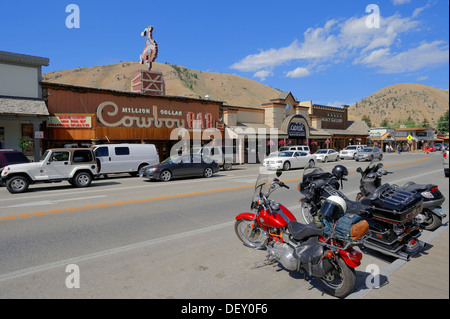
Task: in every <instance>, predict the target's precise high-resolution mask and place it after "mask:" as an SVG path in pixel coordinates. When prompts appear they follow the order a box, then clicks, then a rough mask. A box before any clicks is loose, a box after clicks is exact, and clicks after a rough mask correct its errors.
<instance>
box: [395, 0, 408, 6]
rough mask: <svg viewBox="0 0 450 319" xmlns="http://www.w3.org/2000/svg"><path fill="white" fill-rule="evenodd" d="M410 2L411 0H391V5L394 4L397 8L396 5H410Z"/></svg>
mask: <svg viewBox="0 0 450 319" xmlns="http://www.w3.org/2000/svg"><path fill="white" fill-rule="evenodd" d="M410 2H411V0H392V3H393V4H394V6H398V5H401V4H405V3H410Z"/></svg>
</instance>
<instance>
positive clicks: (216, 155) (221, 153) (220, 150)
mask: <svg viewBox="0 0 450 319" xmlns="http://www.w3.org/2000/svg"><path fill="white" fill-rule="evenodd" d="M190 153H191V154H197V155H201V156H206V157H207V158H211V159H213V160H214V161H216V162H217V164H219V166H220V167H221V168H222V169H223V170H224V171H228V170H230V169H231V168H232V166H233V162H234V156H233V155H234V154H235V151H234V149H233V148H229V149H225V147H224V146H223V147H222V146H206V147H194V148H191V149H190Z"/></svg>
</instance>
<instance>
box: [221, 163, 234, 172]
mask: <svg viewBox="0 0 450 319" xmlns="http://www.w3.org/2000/svg"><path fill="white" fill-rule="evenodd" d="M231 167H232V164H231V163H225V164H223V166H222V168H223V170H224V171H229V170H231Z"/></svg>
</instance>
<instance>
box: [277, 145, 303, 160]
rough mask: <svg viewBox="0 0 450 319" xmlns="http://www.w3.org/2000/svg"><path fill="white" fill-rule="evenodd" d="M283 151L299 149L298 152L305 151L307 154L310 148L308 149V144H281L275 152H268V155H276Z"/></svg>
mask: <svg viewBox="0 0 450 319" xmlns="http://www.w3.org/2000/svg"><path fill="white" fill-rule="evenodd" d="M285 151H299V152H306V153H308V154H311V150H310V149H309V146H307V145H289V146H282V147H280V149H279V150H278V151H276V152H272V153H270V154H269V157H273V156H277V155H278V154H279V153H280V152H285Z"/></svg>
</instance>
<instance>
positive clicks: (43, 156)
mask: <svg viewBox="0 0 450 319" xmlns="http://www.w3.org/2000/svg"><path fill="white" fill-rule="evenodd" d="M48 152H49V151H48V150H46V151H45V153H44V154H42V157H41V160H40V162H42V161H43V160H45V158H46V157H47V155H48Z"/></svg>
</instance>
